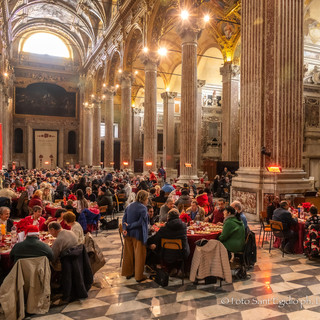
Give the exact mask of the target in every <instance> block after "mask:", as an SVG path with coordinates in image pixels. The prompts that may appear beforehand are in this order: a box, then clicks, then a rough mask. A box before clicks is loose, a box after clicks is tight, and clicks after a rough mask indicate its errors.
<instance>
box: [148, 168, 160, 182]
mask: <svg viewBox="0 0 320 320" xmlns="http://www.w3.org/2000/svg"><path fill="white" fill-rule="evenodd" d="M149 174H150V177H149V180H150V181H151V182H153V183H157V182H158V179H157V177H156V175H155V174H154V172H152V171H151V170H149Z"/></svg>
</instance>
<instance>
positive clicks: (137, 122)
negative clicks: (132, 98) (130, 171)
mask: <svg viewBox="0 0 320 320" xmlns="http://www.w3.org/2000/svg"><path fill="white" fill-rule="evenodd" d="M140 126H141V112H140V109H138V108H134V110H133V130H132V131H133V132H132V159H133V161H134V160H135V159H141V158H142V157H143V155H142V147H141V139H140V137H141V131H140Z"/></svg>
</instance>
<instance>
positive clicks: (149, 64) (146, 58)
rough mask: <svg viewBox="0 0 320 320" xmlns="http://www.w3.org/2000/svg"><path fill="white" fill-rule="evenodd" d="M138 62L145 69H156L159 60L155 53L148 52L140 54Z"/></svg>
mask: <svg viewBox="0 0 320 320" xmlns="http://www.w3.org/2000/svg"><path fill="white" fill-rule="evenodd" d="M140 60H141V62H142V63H143V64H144V65H145V67H146V69H147V68H152V69H155V70H156V69H157V67H158V65H159V63H160V59H159V56H158V54H157V53H156V52H153V51H152V52H148V53H144V52H143V53H142V54H141V55H140Z"/></svg>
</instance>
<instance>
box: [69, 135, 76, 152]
mask: <svg viewBox="0 0 320 320" xmlns="http://www.w3.org/2000/svg"><path fill="white" fill-rule="evenodd" d="M76 153H77V150H76V133H75V132H74V131H69V133H68V154H76Z"/></svg>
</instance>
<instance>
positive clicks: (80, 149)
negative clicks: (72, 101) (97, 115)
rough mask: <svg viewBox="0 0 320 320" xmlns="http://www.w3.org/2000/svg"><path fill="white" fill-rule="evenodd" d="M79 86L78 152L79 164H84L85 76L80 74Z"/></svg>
mask: <svg viewBox="0 0 320 320" xmlns="http://www.w3.org/2000/svg"><path fill="white" fill-rule="evenodd" d="M78 88H79V146H78V154H79V164H80V165H81V166H82V164H83V156H84V149H83V140H84V117H83V113H84V103H85V101H84V77H83V76H80V81H79V84H78Z"/></svg>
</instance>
